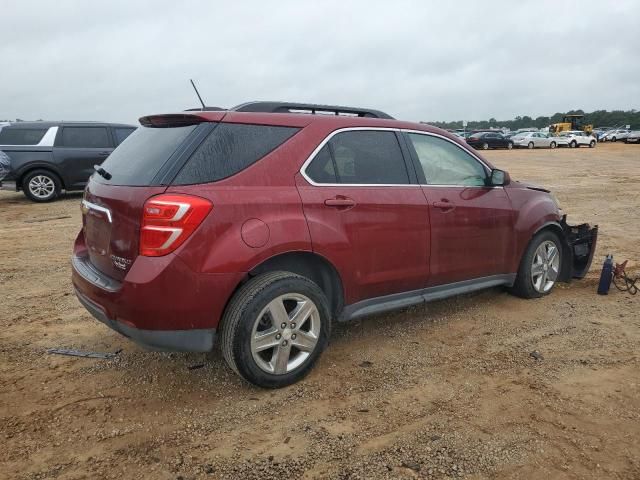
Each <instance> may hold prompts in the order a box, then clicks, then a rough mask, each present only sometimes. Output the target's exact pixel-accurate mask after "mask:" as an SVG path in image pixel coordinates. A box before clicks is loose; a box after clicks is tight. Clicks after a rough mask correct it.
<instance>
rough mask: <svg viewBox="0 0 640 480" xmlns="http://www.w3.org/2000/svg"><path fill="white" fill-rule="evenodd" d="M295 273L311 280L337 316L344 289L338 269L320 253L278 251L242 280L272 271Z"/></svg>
mask: <svg viewBox="0 0 640 480" xmlns="http://www.w3.org/2000/svg"><path fill="white" fill-rule="evenodd" d="M278 270H282V271H286V272H291V273H296V274H298V275H301V276H303V277H306V278H308V279H309V280H311V281H313V282H314V283H315V284H316V285H318V286H319V287H320V289H321V290H322V291H323V292H324V294H325V295H326V296H327V299H328V300H329V306H330V308H331V313H332V314H333V315H334V316H337V315H338V314H339V313H340V312H341V311H342V308H343V307H344V289H343V283H342V279H341V277H340V274H339V273H338V270H337V269H336V268H335V267H334V266H333V264H332V263H331V262H329V260H327V259H326V258H325V257H323V256H322V255H318V254H317V253H314V252H310V251H296V252H286V253H280V254H278V255H275V256H273V257H270V258H268V259H266V260H264V261H262V262H261V263H259V264H258V265H256V266H255V267H253V268H252V269H251V270H250V271H249V273H248V275H247V276H246V277H245V279H244V280H243V282H241V284H243V283H244V282H246V281H247V280H249V279H250V278H251V277H254V276H256V275H260V274H263V273H267V272H273V271H278Z"/></svg>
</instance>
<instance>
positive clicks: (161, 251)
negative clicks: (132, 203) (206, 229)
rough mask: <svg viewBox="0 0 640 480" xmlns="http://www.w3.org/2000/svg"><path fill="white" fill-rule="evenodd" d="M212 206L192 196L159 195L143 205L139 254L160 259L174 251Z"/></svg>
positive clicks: (204, 200) (206, 201)
mask: <svg viewBox="0 0 640 480" xmlns="http://www.w3.org/2000/svg"><path fill="white" fill-rule="evenodd" d="M212 208H213V205H212V204H211V202H210V201H209V200H206V199H204V198H200V197H193V196H191V195H172V194H165V195H158V196H157V197H151V198H150V199H149V200H147V201H146V202H145V204H144V209H143V212H142V227H141V229H140V255H144V256H147V257H161V256H163V255H166V254H168V253H171V252H173V251H174V250H175V249H176V248H178V247H179V246H180V245H182V244H183V243H184V241H185V240H186V239H187V238H189V235H191V234H192V233H193V231H194V230H195V229H196V228H198V225H200V224H201V223H202V221H203V220H204V218H205V217H206V216H207V214H208V213H209V212H210V211H211V209H212Z"/></svg>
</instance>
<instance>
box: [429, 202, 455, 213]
mask: <svg viewBox="0 0 640 480" xmlns="http://www.w3.org/2000/svg"><path fill="white" fill-rule="evenodd" d="M433 206H434V207H435V208H439V209H440V210H442V211H443V212H450V211H451V210H455V208H456V206H455V205H454V204H453V203H451V202H450V201H449V200H444V199H443V200H441V201H440V202H433Z"/></svg>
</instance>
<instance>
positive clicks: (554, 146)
mask: <svg viewBox="0 0 640 480" xmlns="http://www.w3.org/2000/svg"><path fill="white" fill-rule="evenodd" d="M549 147H551V148H552V149H553V148H556V147H557V145H556V142H551V143H550V144H549Z"/></svg>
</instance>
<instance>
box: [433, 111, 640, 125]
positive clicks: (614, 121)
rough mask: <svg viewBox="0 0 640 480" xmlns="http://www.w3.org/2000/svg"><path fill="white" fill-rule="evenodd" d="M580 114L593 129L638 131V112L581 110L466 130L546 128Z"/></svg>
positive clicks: (459, 122) (479, 122) (495, 122)
mask: <svg viewBox="0 0 640 480" xmlns="http://www.w3.org/2000/svg"><path fill="white" fill-rule="evenodd" d="M571 114H580V115H584V118H583V119H582V121H583V123H584V124H586V125H593V126H594V127H625V126H627V125H631V128H632V129H635V130H640V111H638V110H635V109H634V110H612V111H611V112H609V111H607V110H596V111H594V112H590V113H585V112H584V111H583V110H571V111H569V112H566V113H555V114H553V115H552V116H550V117H545V116H540V117H536V118H533V117H530V116H528V115H525V116H523V117H521V116H517V117H516V118H514V119H513V120H496V119H495V118H490V119H489V120H473V121H469V122H468V123H467V130H473V129H476V128H508V129H509V130H518V129H519V128H529V127H535V128H544V127H548V126H549V125H551V124H552V123H558V122H561V121H562V117H563V116H564V115H571ZM424 123H428V124H429V125H434V126H436V127H440V128H447V129H457V128H463V127H462V120H457V121H454V122H424Z"/></svg>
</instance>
